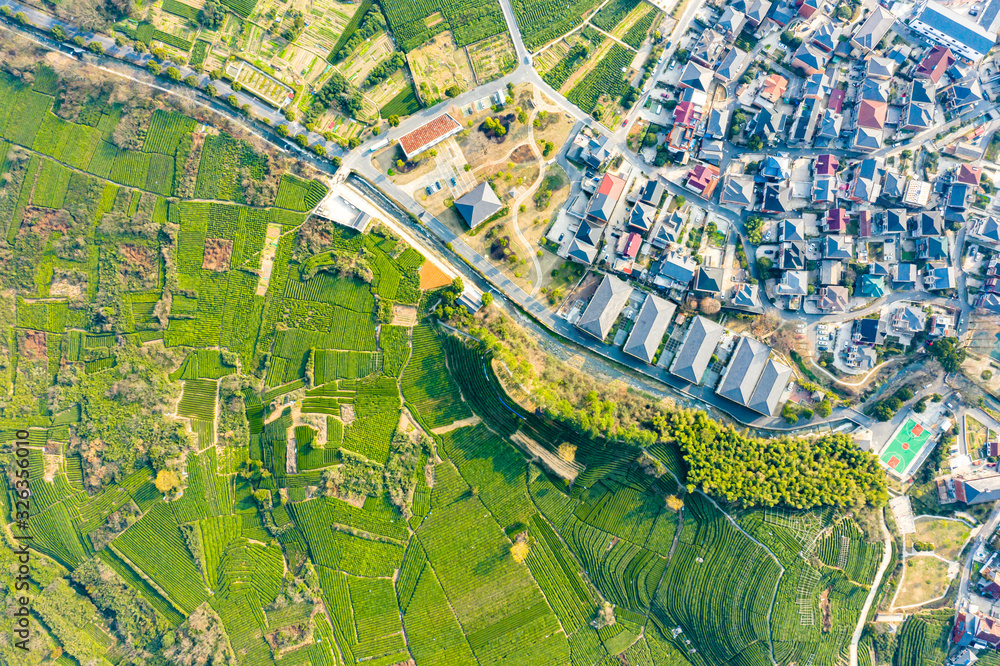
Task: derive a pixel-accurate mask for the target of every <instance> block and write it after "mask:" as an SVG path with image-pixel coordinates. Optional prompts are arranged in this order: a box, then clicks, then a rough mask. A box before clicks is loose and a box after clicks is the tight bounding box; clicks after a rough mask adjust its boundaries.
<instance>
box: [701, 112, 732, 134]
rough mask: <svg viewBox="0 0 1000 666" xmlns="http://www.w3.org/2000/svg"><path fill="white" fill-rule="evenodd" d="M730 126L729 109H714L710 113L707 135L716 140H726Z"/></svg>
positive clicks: (706, 129)
mask: <svg viewBox="0 0 1000 666" xmlns="http://www.w3.org/2000/svg"><path fill="white" fill-rule="evenodd" d="M728 126H729V107H728V106H727V107H726V108H724V109H716V108H713V109H712V110H711V111H709V113H708V125H707V126H706V128H705V135H706V136H710V137H714V138H716V139H725V138H726V128H727V127H728Z"/></svg>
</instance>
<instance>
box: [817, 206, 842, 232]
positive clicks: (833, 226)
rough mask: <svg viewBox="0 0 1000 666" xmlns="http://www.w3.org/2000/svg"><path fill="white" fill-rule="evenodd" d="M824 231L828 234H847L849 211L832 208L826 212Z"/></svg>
mask: <svg viewBox="0 0 1000 666" xmlns="http://www.w3.org/2000/svg"><path fill="white" fill-rule="evenodd" d="M823 231H825V232H826V233H828V234H842V233H845V232H846V231H847V211H846V210H844V209H843V208H831V209H830V210H828V211H826V218H825V220H824V221H823Z"/></svg>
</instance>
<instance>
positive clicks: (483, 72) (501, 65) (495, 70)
mask: <svg viewBox="0 0 1000 666" xmlns="http://www.w3.org/2000/svg"><path fill="white" fill-rule="evenodd" d="M465 48H466V52H467V53H468V54H469V60H470V61H471V62H472V71H473V73H474V74H475V75H476V83H477V84H479V85H482V84H484V83H488V82H490V81H493V80H495V79H499V78H500V77H502V76H504V75H505V74H507V73H508V72H511V71H513V69H514V68H515V67H516V66H517V54H516V53H515V52H514V42H513V40H511V38H510V33H508V32H506V31H505V32H502V33H500V34H498V35H494V36H492V37H488V38H487V39H484V40H482V41H479V42H476V43H475V44H469V45H468V46H467V47H465Z"/></svg>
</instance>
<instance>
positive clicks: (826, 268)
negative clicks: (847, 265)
mask: <svg viewBox="0 0 1000 666" xmlns="http://www.w3.org/2000/svg"><path fill="white" fill-rule="evenodd" d="M843 275H844V262H842V261H839V260H835V259H824V260H823V261H821V262H819V283H820V284H821V285H831V284H840V279H841V277H842V276H843Z"/></svg>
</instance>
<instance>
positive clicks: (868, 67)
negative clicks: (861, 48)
mask: <svg viewBox="0 0 1000 666" xmlns="http://www.w3.org/2000/svg"><path fill="white" fill-rule="evenodd" d="M895 73H896V61H895V60H893V59H892V58H882V57H879V56H873V55H870V56H868V57H867V58H866V59H865V76H867V77H869V78H872V79H882V80H885V81H888V80H889V79H891V78H892V76H893V74H895Z"/></svg>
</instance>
